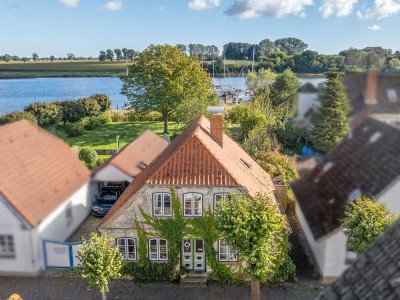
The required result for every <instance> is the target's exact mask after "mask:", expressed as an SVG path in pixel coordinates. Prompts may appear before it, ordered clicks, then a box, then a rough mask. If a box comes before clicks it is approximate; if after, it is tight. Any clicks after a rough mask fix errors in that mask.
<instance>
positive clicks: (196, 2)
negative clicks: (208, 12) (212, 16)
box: [188, 0, 220, 10]
mask: <svg viewBox="0 0 400 300" xmlns="http://www.w3.org/2000/svg"><path fill="white" fill-rule="evenodd" d="M219 2H220V0H192V1H190V2H189V4H188V6H189V8H190V9H193V10H201V9H206V8H213V7H217V6H219Z"/></svg>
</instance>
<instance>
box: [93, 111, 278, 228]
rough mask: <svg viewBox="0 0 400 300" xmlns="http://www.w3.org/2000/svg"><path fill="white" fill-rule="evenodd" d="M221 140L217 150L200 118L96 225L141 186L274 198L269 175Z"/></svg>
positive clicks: (230, 142)
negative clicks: (229, 189)
mask: <svg viewBox="0 0 400 300" xmlns="http://www.w3.org/2000/svg"><path fill="white" fill-rule="evenodd" d="M223 139H224V140H223V147H220V146H219V145H218V143H217V142H216V141H215V140H214V139H213V138H212V137H211V136H210V122H209V121H208V120H207V119H206V118H205V117H204V116H200V117H199V118H198V119H196V120H195V121H194V122H193V123H192V124H191V125H189V127H188V128H186V130H185V131H183V132H182V133H181V134H180V135H179V136H178V137H177V138H176V139H175V140H174V141H173V142H172V143H171V144H170V145H169V146H168V147H167V148H166V149H165V150H164V151H163V152H162V153H161V155H160V156H159V157H158V158H157V159H156V160H155V161H154V162H153V163H151V164H150V165H149V166H148V167H147V168H146V169H145V170H144V171H143V172H142V173H140V174H139V175H138V176H137V177H136V179H135V180H134V181H133V182H132V183H131V184H130V185H129V187H128V188H127V189H126V190H125V192H124V193H123V194H122V195H121V197H120V198H119V199H118V201H117V203H116V204H115V205H114V206H113V207H112V209H111V210H110V211H109V212H108V213H107V215H106V216H105V217H104V218H103V220H102V222H101V223H100V224H99V226H100V227H101V226H103V225H104V224H105V223H106V222H107V220H108V219H110V218H111V217H112V215H113V214H115V213H116V212H117V211H118V210H119V209H120V208H121V207H122V206H123V205H124V204H125V203H126V202H127V201H128V200H129V199H130V197H131V196H132V195H133V194H135V193H136V192H137V191H138V190H139V189H140V188H141V187H142V186H143V185H144V184H171V185H221V186H241V187H243V188H244V189H245V190H246V191H247V192H248V194H249V195H250V196H251V197H254V196H256V194H257V193H263V194H266V195H268V196H270V197H271V198H272V199H276V194H275V187H274V185H273V183H272V180H271V177H270V175H269V174H268V173H266V172H265V171H264V170H263V169H262V168H261V167H260V166H259V165H258V164H257V163H256V162H255V161H254V160H253V159H252V158H251V157H250V156H249V155H248V154H247V153H246V152H245V151H244V150H243V149H242V148H241V147H240V146H239V145H238V144H237V143H235V142H234V141H233V140H232V139H231V138H230V137H228V136H227V135H225V134H224V137H223Z"/></svg>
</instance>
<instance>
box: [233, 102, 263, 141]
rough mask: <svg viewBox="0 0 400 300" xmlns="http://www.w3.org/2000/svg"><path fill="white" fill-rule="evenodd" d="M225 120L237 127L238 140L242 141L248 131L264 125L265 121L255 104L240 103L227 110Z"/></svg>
mask: <svg viewBox="0 0 400 300" xmlns="http://www.w3.org/2000/svg"><path fill="white" fill-rule="evenodd" d="M227 119H228V120H229V121H230V122H232V123H234V124H238V125H239V129H240V135H241V136H240V139H241V140H242V141H244V140H245V139H246V138H247V136H248V135H249V133H250V131H251V130H253V129H254V128H257V127H262V126H264V125H266V123H267V119H266V117H265V115H264V113H263V112H262V111H261V109H260V108H259V107H258V105H256V104H255V103H251V102H248V103H246V102H242V103H240V104H239V105H236V106H234V107H233V108H232V109H231V110H229V113H228V117H227Z"/></svg>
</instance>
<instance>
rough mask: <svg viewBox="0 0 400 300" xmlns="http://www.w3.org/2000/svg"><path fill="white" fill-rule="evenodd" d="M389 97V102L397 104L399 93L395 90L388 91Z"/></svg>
mask: <svg viewBox="0 0 400 300" xmlns="http://www.w3.org/2000/svg"><path fill="white" fill-rule="evenodd" d="M387 96H388V99H389V102H397V92H396V90H395V89H388V90H387Z"/></svg>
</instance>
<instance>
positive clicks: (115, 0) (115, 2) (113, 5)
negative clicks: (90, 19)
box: [101, 0, 122, 11]
mask: <svg viewBox="0 0 400 300" xmlns="http://www.w3.org/2000/svg"><path fill="white" fill-rule="evenodd" d="M121 7H122V0H112V1H108V2H107V3H106V4H105V5H104V6H102V7H101V10H109V11H116V10H119V9H121Z"/></svg>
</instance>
